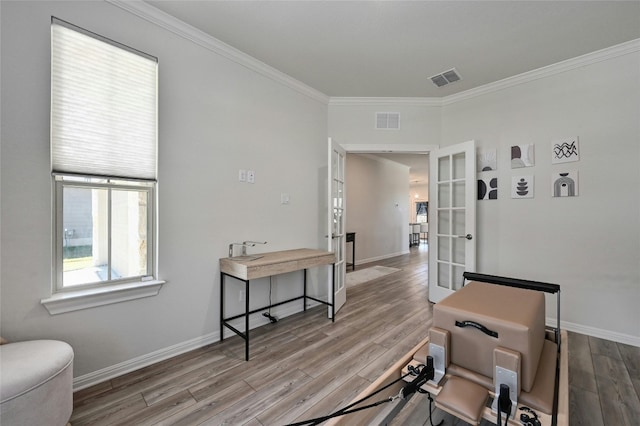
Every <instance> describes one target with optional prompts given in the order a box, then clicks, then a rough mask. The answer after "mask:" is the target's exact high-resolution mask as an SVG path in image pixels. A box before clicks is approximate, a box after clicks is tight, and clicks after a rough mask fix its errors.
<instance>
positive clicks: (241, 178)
mask: <svg viewBox="0 0 640 426" xmlns="http://www.w3.org/2000/svg"><path fill="white" fill-rule="evenodd" d="M238 180H239V181H240V182H246V181H247V171H246V170H243V169H240V170H238Z"/></svg>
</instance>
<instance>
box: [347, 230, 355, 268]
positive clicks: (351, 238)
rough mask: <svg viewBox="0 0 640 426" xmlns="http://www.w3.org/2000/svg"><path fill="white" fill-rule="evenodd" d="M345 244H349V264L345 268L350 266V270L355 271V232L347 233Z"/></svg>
mask: <svg viewBox="0 0 640 426" xmlns="http://www.w3.org/2000/svg"><path fill="white" fill-rule="evenodd" d="M346 235H347V239H346V242H347V243H351V263H347V268H348V267H349V266H351V270H352V271H355V270H356V233H355V232H347V233H346Z"/></svg>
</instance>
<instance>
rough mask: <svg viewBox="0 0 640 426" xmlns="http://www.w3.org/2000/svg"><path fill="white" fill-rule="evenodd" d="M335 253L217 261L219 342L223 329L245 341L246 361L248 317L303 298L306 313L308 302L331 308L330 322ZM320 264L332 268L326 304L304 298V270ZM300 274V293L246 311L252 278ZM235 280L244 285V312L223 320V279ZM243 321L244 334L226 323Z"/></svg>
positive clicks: (287, 252)
mask: <svg viewBox="0 0 640 426" xmlns="http://www.w3.org/2000/svg"><path fill="white" fill-rule="evenodd" d="M335 262H336V258H335V254H334V253H332V252H328V251H323V250H312V249H295V250H285V251H275V252H270V253H259V254H255V255H249V256H237V257H223V258H221V259H220V341H222V340H224V328H225V327H227V328H228V329H229V330H231V331H233V332H234V333H235V334H237V335H238V336H240V337H242V338H243V339H244V340H245V359H246V360H247V361H249V315H251V314H254V313H256V312H260V311H264V310H265V309H269V308H273V307H275V306H279V305H283V304H285V303H289V302H293V301H295V300H299V299H303V302H302V303H303V308H304V310H305V311H306V310H307V299H311V300H314V301H316V302H319V303H322V304H325V305H328V306H330V307H331V321H335V305H334V303H333V294H335ZM322 265H331V288H332V292H333V294H330V295H328V296H329V297H328V298H327V300H331V303H329V302H328V301H327V302H325V301H323V300H320V299H316V298H314V297H311V296H308V295H307V269H308V268H314V267H317V266H322ZM300 270H302V271H304V272H303V293H302V296H297V297H294V298H291V299H287V300H284V301H282V302H278V303H274V304H269V305H267V306H263V307H261V308H258V309H253V310H249V290H250V288H251V286H250V285H249V282H250V281H251V280H253V279H257V278H263V277H269V276H273V275H278V274H284V273H287V272H293V271H300ZM226 277H232V278H236V279H238V280H240V281H242V282H244V283H245V309H244V313H242V314H239V315H234V316H231V317H228V318H225V313H224V286H225V278H226ZM242 317H244V319H245V331H244V333H243V332H241V331H240V330H238V329H237V328H235V327H233V326H232V325H231V324H229V322H228V321H232V320H234V319H238V318H242Z"/></svg>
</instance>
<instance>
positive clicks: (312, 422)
mask: <svg viewBox="0 0 640 426" xmlns="http://www.w3.org/2000/svg"><path fill="white" fill-rule="evenodd" d="M423 368H425V365H424V364H420V365H418V366H416V367H414V366H411V365H410V366H409V368H408V369H409V372H408V373H407V374H405V375H403V376H402V377H400V378H399V379H397V380H394V381H393V382H391V383H389V384H388V385H386V386H383V387H382V388H380V389H378V390H377V391H375V392H373V393H371V394H369V395H367V396H365V397H364V398H361V399H359V400H358V401H356V402H352V403H351V404H349V405H347V406H346V407H344V408H342V409H340V410H338V411H335V412H333V413H331V414H328V415H326V416H323V417H317V418H315V419H309V420H305V421H302V422H298V423H291V424H289V425H287V426H304V425H319V424H320V423H323V422H325V421H327V420H329V419H331V418H333V417H338V416H344V415H346V414H351V413H355V412H358V411H361V410H366V409H368V408H373V407H376V406H378V405H381V404H384V403H386V402H392V401H395V400H396V399H399V398H404V394H403V392H404V388H403V389H400V392H398V394H397V395H395V396H391V397H389V398H386V399H382V400H380V401H377V402H374V403H372V404H369V405H364V406H362V407H358V408H354V409H352V410H350V408H352V407H354V406H355V405H358V404H360V403H361V402H364V401H366V400H367V399H369V398H371V397H372V396H374V395H376V394H378V393H380V392H382V391H383V390H385V389H387V388H388V387H390V386H393V385H395V384H396V383H398V382H400V381H402V380H404V379H405V377H407V376H418V375H419V374H420V372H421V371H422V369H423ZM417 392H419V393H426V394H427V396H428V398H429V422H430V423H431V426H434V424H433V420H432V418H431V415H432V414H433V410H432V408H431V407H432V406H431V404H432V403H433V398H432V397H431V394H430V393H429V392H426V391H424V390H422V389H420V388H418V389H417ZM442 422H444V420H441V421H440V423H438V424H437V425H435V426H440V425H441V424H442Z"/></svg>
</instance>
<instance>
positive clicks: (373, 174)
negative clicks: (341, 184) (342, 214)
mask: <svg viewBox="0 0 640 426" xmlns="http://www.w3.org/2000/svg"><path fill="white" fill-rule="evenodd" d="M346 182H347V184H346V202H347V223H346V225H347V231H350V232H356V260H357V262H356V268H357V264H358V263H363V262H369V261H374V260H378V259H384V258H387V257H392V256H397V255H400V254H403V253H407V252H408V250H409V234H408V231H407V227H408V220H407V217H408V216H409V214H408V210H409V203H408V200H407V193H408V192H409V167H408V166H403V165H401V164H398V163H395V162H393V161H389V160H385V159H383V158H376V157H374V156H370V155H366V154H364V155H359V154H347V162H346ZM349 250H350V247H347V252H349Z"/></svg>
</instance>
